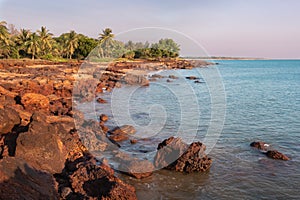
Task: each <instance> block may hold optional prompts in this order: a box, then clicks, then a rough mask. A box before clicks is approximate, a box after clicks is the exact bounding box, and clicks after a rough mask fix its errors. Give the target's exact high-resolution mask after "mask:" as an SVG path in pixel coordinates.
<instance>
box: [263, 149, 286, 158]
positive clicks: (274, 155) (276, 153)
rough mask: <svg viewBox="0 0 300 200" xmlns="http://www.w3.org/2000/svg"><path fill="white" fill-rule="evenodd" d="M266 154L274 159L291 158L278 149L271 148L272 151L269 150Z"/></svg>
mask: <svg viewBox="0 0 300 200" xmlns="http://www.w3.org/2000/svg"><path fill="white" fill-rule="evenodd" d="M266 155H267V156H268V157H269V158H273V159H276V160H285V161H286V160H290V158H289V157H287V156H286V155H284V154H283V153H280V152H279V151H276V150H270V151H267V153H266Z"/></svg>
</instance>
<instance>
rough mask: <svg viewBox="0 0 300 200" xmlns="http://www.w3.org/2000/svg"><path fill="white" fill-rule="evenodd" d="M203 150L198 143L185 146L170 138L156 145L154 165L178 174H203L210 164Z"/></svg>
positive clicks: (178, 140) (202, 145) (178, 139)
mask: <svg viewBox="0 0 300 200" xmlns="http://www.w3.org/2000/svg"><path fill="white" fill-rule="evenodd" d="M205 149H206V147H205V145H204V144H202V143H200V142H194V143H192V144H191V145H187V144H185V143H184V142H183V141H182V140H181V139H180V138H174V137H171V138H169V139H166V140H164V141H163V142H162V143H160V144H159V145H158V148H157V150H158V151H157V153H156V156H155V158H154V165H155V167H158V168H162V167H164V168H166V169H170V170H175V171H179V172H186V173H191V172H199V171H201V172H203V171H206V170H208V169H209V168H210V166H211V164H212V160H211V158H208V157H207V156H206V155H205Z"/></svg>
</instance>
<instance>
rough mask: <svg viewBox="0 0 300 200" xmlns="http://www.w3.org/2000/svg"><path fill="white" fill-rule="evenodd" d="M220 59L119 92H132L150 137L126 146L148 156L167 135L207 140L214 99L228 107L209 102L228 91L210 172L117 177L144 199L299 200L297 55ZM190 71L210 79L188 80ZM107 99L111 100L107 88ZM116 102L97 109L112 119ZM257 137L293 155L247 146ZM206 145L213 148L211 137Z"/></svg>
mask: <svg viewBox="0 0 300 200" xmlns="http://www.w3.org/2000/svg"><path fill="white" fill-rule="evenodd" d="M218 62H219V63H220V64H219V65H216V66H212V67H208V68H203V69H193V70H178V71H164V72H161V73H160V74H162V75H165V76H168V75H170V74H172V75H176V76H178V77H179V79H177V80H172V82H167V81H166V80H167V79H166V78H165V79H159V80H158V81H156V82H153V83H151V84H150V87H142V88H134V87H122V88H120V89H117V90H116V94H118V93H121V94H123V96H124V94H127V95H128V97H126V98H125V99H127V103H128V105H129V106H128V113H127V114H128V116H130V118H131V120H132V121H133V122H134V123H135V126H136V127H137V131H138V132H137V136H138V137H140V138H150V139H149V140H145V141H144V142H141V143H137V144H136V145H130V144H129V143H124V144H122V148H123V149H124V151H126V152H129V153H132V154H133V155H136V156H141V157H144V158H147V159H150V160H151V155H152V154H151V152H154V151H155V148H156V147H157V144H158V142H159V141H161V140H163V139H165V138H167V137H168V136H171V135H177V136H181V137H184V138H185V140H186V141H190V140H200V141H205V137H206V133H207V130H208V129H209V127H210V126H211V121H212V120H214V119H212V116H214V115H213V114H212V113H213V109H212V106H215V107H217V108H218V106H220V108H221V109H222V108H223V107H222V106H224V105H218V101H216V102H217V103H215V102H214V101H212V95H211V94H212V93H214V96H215V97H216V99H222V98H223V96H224V94H225V95H226V96H225V100H226V101H225V107H224V108H225V109H226V116H225V118H224V126H223V129H222V132H221V134H220V135H218V137H216V141H215V142H216V144H215V145H212V146H211V149H210V151H209V152H208V153H209V156H210V157H211V158H212V159H213V165H212V167H211V169H210V171H209V172H205V173H194V174H181V173H177V172H170V171H166V170H159V171H156V172H154V174H153V176H152V177H149V178H146V179H143V180H136V179H133V178H129V177H127V176H124V175H120V176H121V177H122V178H123V179H124V180H125V181H127V182H128V183H130V184H132V185H134V186H135V187H136V189H137V194H138V197H139V198H140V199H299V198H300V184H299V183H300V145H299V142H300V89H299V86H300V61H293V60H262V61H259V60H258V61H218ZM216 70H217V71H218V72H219V75H220V76H219V75H218V74H217V73H216ZM191 75H194V76H198V77H201V78H202V79H201V81H203V82H206V83H194V81H192V80H187V79H185V77H186V76H191ZM213 80H222V83H223V85H224V88H225V90H224V92H225V93H222V92H219V91H217V92H212V91H210V88H209V87H208V84H214V82H217V81H213ZM212 88H213V87H212ZM219 89H220V88H219ZM190 91H193V92H192V93H190ZM129 94H130V95H129ZM218 95H219V96H218ZM103 98H106V99H107V100H112V99H113V97H112V96H110V95H106V96H103ZM183 99H184V103H182V100H183ZM219 103H222V104H223V103H224V102H223V101H220V102H219ZM112 104H114V101H112ZM115 104H118V102H115ZM112 107H114V105H112ZM112 107H109V106H107V105H105V106H104V105H98V106H97V108H96V110H97V111H98V112H99V113H101V112H104V113H109V116H110V117H111V118H112V119H113V118H114V115H118V109H119V108H117V111H115V112H111V110H113V109H114V108H112ZM115 110H116V109H115ZM217 111H218V109H217ZM217 113H220V114H222V112H217ZM117 118H118V117H117ZM120 118H122V116H121V117H120ZM116 121H117V122H115V121H114V120H111V121H110V122H109V123H108V125H110V126H111V127H113V126H114V125H115V124H120V123H126V122H120V121H118V120H116ZM121 125H122V124H121ZM153 127H161V129H157V130H155V128H153ZM210 128H212V130H214V129H213V128H214V127H210ZM256 140H262V141H265V142H267V143H269V144H270V145H271V147H272V148H274V149H277V150H279V151H281V152H282V153H285V154H286V155H288V156H289V157H291V160H290V161H286V162H284V161H278V160H272V159H269V158H267V157H266V156H265V155H263V154H262V153H260V152H259V151H257V150H255V149H252V148H251V147H250V146H249V144H250V143H251V142H252V141H256ZM205 144H206V145H207V146H208V148H210V147H209V145H210V144H213V143H210V142H208V143H205ZM141 149H142V150H143V151H140V150H141ZM141 152H142V153H141ZM145 152H146V153H145ZM147 152H148V153H147ZM143 154H144V155H143Z"/></svg>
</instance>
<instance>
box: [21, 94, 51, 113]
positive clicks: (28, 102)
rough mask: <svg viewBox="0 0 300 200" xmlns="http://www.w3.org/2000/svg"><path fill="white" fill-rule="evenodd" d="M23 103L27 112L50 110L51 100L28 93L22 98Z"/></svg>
mask: <svg viewBox="0 0 300 200" xmlns="http://www.w3.org/2000/svg"><path fill="white" fill-rule="evenodd" d="M21 102H22V104H23V105H24V108H25V110H27V111H35V110H49V108H50V103H49V99H48V98H47V97H46V96H44V95H41V94H36V93H26V94H24V95H23V96H22V97H21Z"/></svg>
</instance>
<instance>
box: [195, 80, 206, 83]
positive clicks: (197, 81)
mask: <svg viewBox="0 0 300 200" xmlns="http://www.w3.org/2000/svg"><path fill="white" fill-rule="evenodd" d="M194 83H205V82H204V81H199V80H196V81H194Z"/></svg>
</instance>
